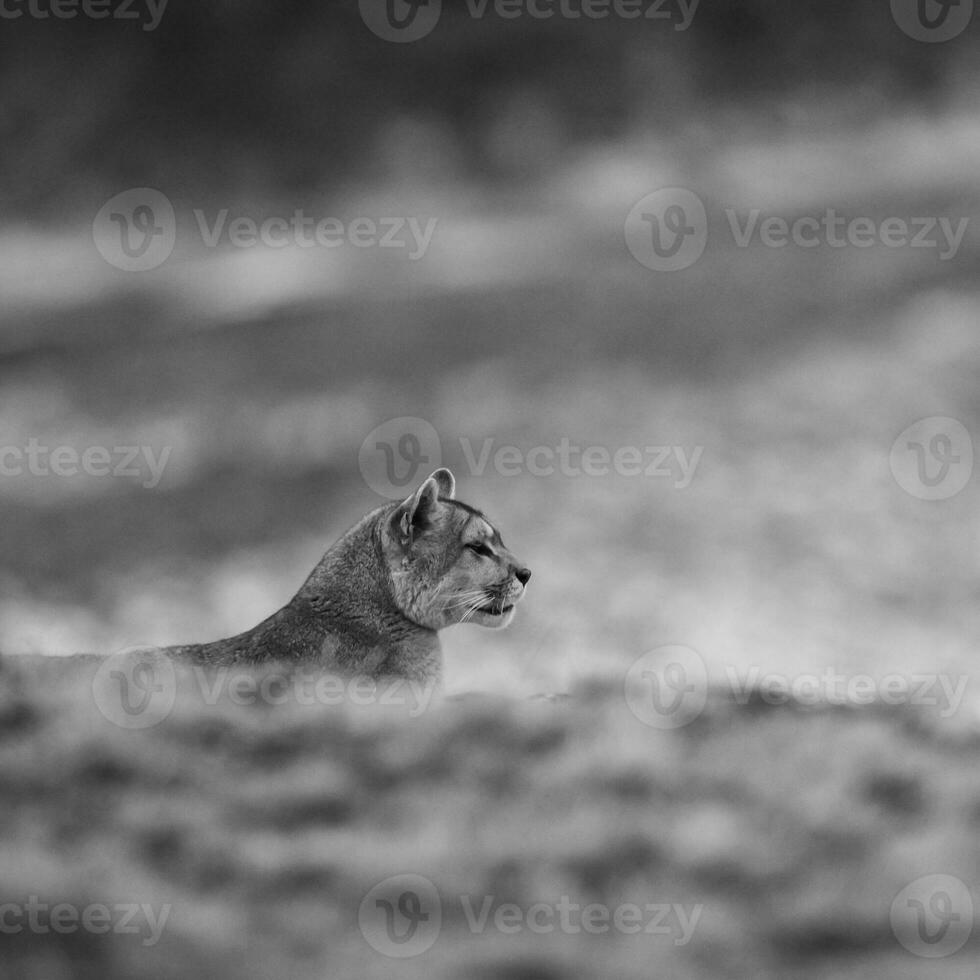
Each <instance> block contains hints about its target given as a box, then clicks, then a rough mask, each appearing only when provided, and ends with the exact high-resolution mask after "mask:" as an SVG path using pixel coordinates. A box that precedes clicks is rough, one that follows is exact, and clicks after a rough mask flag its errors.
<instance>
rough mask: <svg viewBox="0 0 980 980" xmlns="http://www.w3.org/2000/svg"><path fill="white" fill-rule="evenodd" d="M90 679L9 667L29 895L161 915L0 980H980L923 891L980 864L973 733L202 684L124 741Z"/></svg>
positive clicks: (13, 760) (9, 858) (934, 720)
mask: <svg viewBox="0 0 980 980" xmlns="http://www.w3.org/2000/svg"><path fill="white" fill-rule="evenodd" d="M93 667H94V665H90V666H88V667H86V666H85V665H80V664H78V663H74V664H68V665H65V664H64V663H57V662H52V661H50V660H47V661H46V662H42V663H40V664H39V663H37V662H34V661H33V660H31V659H21V658H13V659H8V660H5V661H3V662H2V665H0V705H2V710H0V728H2V731H3V739H2V743H0V780H2V782H3V785H4V792H3V794H2V798H0V826H2V829H3V832H2V834H0V839H2V842H3V843H2V844H0V851H2V864H3V866H4V868H5V875H4V900H5V901H6V902H13V903H19V905H18V906H17V907H19V908H23V907H24V906H25V905H26V903H28V902H29V901H30V898H31V896H34V904H35V906H37V905H38V903H40V904H42V905H46V906H47V907H51V906H53V905H56V904H58V903H68V904H69V905H70V906H71V907H72V908H74V909H76V910H77V909H85V908H88V907H90V906H92V905H107V906H109V907H110V909H115V908H116V907H117V905H122V904H127V903H135V904H136V905H138V906H139V907H140V909H141V910H142V911H141V912H140V914H139V916H137V918H136V919H135V920H134V924H133V925H132V932H126V931H125V930H123V929H121V928H120V929H117V928H115V925H113V927H112V928H111V929H108V930H105V934H96V931H95V930H91V931H90V930H84V931H83V930H78V929H74V930H73V929H68V928H66V929H64V930H62V931H61V932H60V933H59V932H58V931H57V930H54V932H49V933H46V934H40V933H37V932H32V931H31V930H28V929H23V930H22V931H20V932H10V931H7V930H5V931H3V932H2V933H0V977H2V978H3V980H8V978H9V980H56V978H61V977H66V978H67V977H70V978H73V980H89V978H91V980H116V978H119V980H123V978H130V977H134V976H139V977H141V978H143V980H168V978H173V980H178V978H180V980H186V978H188V977H192V976H208V977H212V978H224V977H237V978H243V980H247V978H252V977H255V978H260V977H271V976H284V975H288V976H290V977H295V978H306V977H309V978H323V977H353V976H356V977H359V978H364V980H370V978H379V980H380V978H382V977H390V976H392V974H393V972H394V971H397V972H398V974H399V975H400V976H404V977H406V978H414V977H419V978H425V980H430V978H438V980H442V978H446V980H449V978H460V980H462V978H464V977H466V978H469V977H481V978H482V977H486V978H488V980H489V978H493V980H526V978H530V977H534V978H536V980H550V978H555V980H565V978H567V980H577V978H582V980H592V978H594V977H597V976H605V977H612V976H615V977H617V978H622V980H630V978H636V980H640V978H649V977H650V976H671V977H675V978H678V980H686V978H692V980H694V978H704V980H707V978H712V980H714V978H717V977H719V976H732V977H750V976H751V977H754V978H757V980H770V978H771V980H778V978H783V977H786V976H787V975H792V976H794V977H801V978H814V980H816V978H825V977H827V976H834V977H837V978H840V980H872V978H880V980H922V978H924V977H932V976H935V977H939V976H942V977H943V978H944V980H956V978H963V980H966V978H968V977H969V978H972V977H973V976H974V975H975V963H976V952H977V950H978V940H980V937H977V936H976V935H974V936H973V937H972V938H970V939H968V941H967V942H968V944H967V945H966V946H965V947H964V948H962V949H961V950H960V951H959V952H958V954H957V955H955V956H949V957H947V958H946V959H942V960H933V959H928V958H925V957H927V956H929V955H931V953H932V952H934V951H936V950H939V949H940V948H942V949H943V950H945V951H947V952H948V951H949V950H950V949H951V948H952V947H951V946H950V945H949V943H952V942H954V941H955V942H959V941H960V940H961V939H962V938H963V937H962V932H963V930H962V928H960V927H959V926H956V925H955V924H954V925H953V927H952V930H951V934H950V936H949V939H948V940H944V942H945V943H946V945H945V946H943V947H939V946H933V947H930V946H929V945H928V944H927V943H926V942H925V941H919V940H917V939H916V933H915V930H914V917H913V918H909V916H910V915H913V912H914V908H913V906H914V902H915V901H921V900H928V898H929V892H928V889H927V887H926V885H925V884H924V883H923V882H921V881H920V878H921V876H925V875H933V874H937V873H945V874H947V875H952V876H957V875H959V876H962V877H965V878H967V879H968V878H969V876H970V875H971V874H972V872H973V871H974V870H975V869H976V867H977V861H978V858H980V850H978V846H977V839H978V835H977V830H978V823H980V780H978V777H977V774H976V766H975V758H976V753H977V749H978V746H980V742H978V739H980V729H978V728H977V727H975V726H974V727H972V728H970V727H965V726H962V725H954V724H951V723H950V722H949V721H943V720H941V719H940V718H939V717H938V716H936V715H935V714H930V713H928V712H923V711H916V710H915V709H911V708H902V709H894V708H893V709H888V708H866V709H864V710H862V711H857V710H854V709H845V708H837V709H832V708H826V707H824V708H819V709H805V708H801V707H798V706H794V705H792V704H790V705H786V706H784V707H771V706H767V705H765V704H764V703H762V702H761V701H760V700H758V699H757V698H752V699H750V700H749V702H748V703H747V704H745V705H743V706H738V705H736V704H735V703H734V702H733V701H732V700H731V699H730V698H725V697H722V696H720V695H718V696H712V698H711V699H710V700H709V702H708V705H707V707H706V710H705V711H704V712H703V713H702V714H701V716H700V717H699V718H697V719H696V720H695V721H693V722H692V723H691V724H689V725H687V726H686V727H683V728H679V729H677V730H675V731H654V730H653V729H651V728H649V727H647V726H645V725H643V724H641V722H640V721H638V720H637V718H636V717H634V716H633V714H631V713H630V711H629V710H627V708H626V705H625V703H624V701H623V698H622V690H621V689H619V688H607V687H603V686H601V685H600V686H592V687H588V688H585V689H582V690H580V691H578V692H576V694H577V696H576V698H575V699H574V700H572V701H570V702H568V703H566V704H551V703H543V702H536V703H529V702H524V703H518V702H507V701H503V700H498V699H487V700H481V699H468V700H465V701H463V702H460V703H452V702H450V703H446V704H443V705H441V706H437V705H433V706H432V707H430V708H429V709H428V710H427V711H425V712H424V713H423V714H421V715H419V716H417V717H414V718H412V717H409V715H408V713H406V712H405V711H404V710H401V709H395V708H389V709H384V708H381V707H380V706H379V705H378V704H372V705H367V706H364V707H360V708H358V707H355V706H353V705H351V704H347V705H346V707H343V708H338V707H336V706H331V707H325V706H324V705H311V706H303V705H301V704H299V703H297V702H295V701H290V702H289V703H287V704H282V705H279V706H277V707H276V708H274V709H270V708H269V707H268V706H267V705H266V706H263V705H262V704H261V703H260V704H258V705H256V706H241V705H237V706H236V704H235V703H233V700H232V698H231V697H229V696H225V697H222V698H221V699H219V700H218V701H217V703H216V704H211V705H205V704H204V703H203V701H202V699H201V696H200V693H199V691H198V690H196V689H195V687H194V684H193V683H192V682H191V678H190V676H189V675H188V674H187V673H182V674H181V678H180V695H179V697H178V699H177V703H176V706H175V708H174V710H173V711H172V713H171V714H170V715H169V717H166V718H165V719H164V720H162V721H161V722H160V723H159V724H158V725H157V726H156V727H153V728H150V729H147V730H146V731H132V730H130V731H127V730H123V729H122V728H120V727H117V726H116V725H115V724H112V723H110V721H109V720H107V717H106V716H104V715H103V714H101V713H100V712H99V711H97V710H96V708H95V706H94V705H93V699H92V690H93V688H92V673H93V669H92V668H93ZM253 676H254V677H256V678H257V679H261V678H262V677H263V676H264V674H262V673H259V674H257V675H253ZM402 874H404V875H413V876H421V877H422V878H423V879H426V882H427V883H426V882H423V883H422V885H421V886H419V885H418V884H416V885H415V887H421V889H422V890H421V892H420V894H421V896H422V900H423V902H424V903H425V904H423V905H421V906H419V908H417V909H415V912H416V913H418V915H420V916H428V917H429V918H419V919H418V922H422V923H424V928H425V929H426V930H428V932H426V933H425V934H424V937H423V938H424V942H423V940H422V939H420V940H419V941H418V943H417V944H416V945H415V946H414V947H413V946H411V945H409V946H408V947H407V948H406V949H407V951H408V952H411V953H412V955H411V956H410V957H409V958H398V959H393V958H391V957H389V956H387V955H382V953H380V952H378V951H377V950H378V948H379V947H382V948H385V949H388V950H394V954H395V955H396V956H401V953H402V952H404V951H405V950H403V949H402V948H401V947H400V946H399V945H398V943H397V942H396V941H394V940H386V939H385V931H384V919H383V917H382V916H381V912H380V911H379V909H380V910H383V909H384V908H385V902H389V901H390V902H391V903H393V904H392V907H396V906H397V903H398V900H399V891H398V888H399V886H398V884H397V882H394V883H391V882H388V879H390V878H391V877H392V876H395V875H402ZM411 880H412V881H413V882H418V881H419V879H418V878H413V879H411ZM384 883H387V884H384ZM428 883H431V884H428ZM376 886H380V887H379V888H377V889H376ZM373 889H375V890H373ZM903 889H909V890H908V891H907V892H904V894H905V895H907V896H909V902H910V903H912V904H910V905H909V909H913V912H910V911H909V909H906V907H905V904H904V903H901V902H893V900H896V899H898V898H901V896H902V894H903ZM917 889H918V890H917ZM372 890H373V891H372ZM372 896H377V898H376V901H377V902H378V903H380V904H375V902H373V901H371V900H370V899H371V898H372ZM488 898H489V902H488ZM366 899H367V900H368V901H364V900H366ZM562 901H564V902H565V905H566V907H569V903H571V905H574V906H576V907H577V908H579V909H583V908H585V907H586V906H589V905H591V904H593V903H597V904H598V905H599V906H600V907H601V908H602V909H607V910H615V909H620V908H622V907H624V906H633V905H635V906H638V907H639V908H640V909H641V910H645V909H648V908H649V907H650V906H651V905H653V906H656V907H657V908H658V909H662V910H667V911H663V912H658V913H657V916H656V917H654V915H653V914H646V913H644V914H643V916H642V922H643V923H645V924H649V925H651V926H652V927H653V928H654V931H652V932H650V931H647V930H646V928H645V927H644V929H643V930H642V931H640V932H637V931H636V930H635V929H633V927H632V926H633V924H632V920H631V921H630V922H627V923H626V924H627V926H628V927H629V928H622V929H620V928H612V927H611V926H610V925H609V919H608V917H607V919H606V923H607V927H606V929H601V928H598V927H597V926H596V925H595V923H596V922H597V921H598V920H589V921H591V922H592V923H593V927H592V928H585V927H584V926H583V925H582V922H580V921H579V920H578V919H572V918H568V919H567V920H566V921H568V922H571V925H570V926H568V927H563V926H561V925H560V922H561V921H563V920H561V919H560V917H559V918H557V919H555V918H554V917H552V918H550V919H548V921H547V922H545V921H544V919H542V918H541V916H542V915H545V914H547V910H548V909H552V910H553V909H554V908H555V907H556V906H557V905H558V904H559V903H561V902H562ZM956 901H957V903H960V902H961V901H962V899H960V898H959V897H958V896H957V898H956ZM511 903H512V904H513V905H515V906H517V908H518V909H520V910H521V914H517V918H516V919H515V918H514V916H515V914H516V913H514V912H513V909H511V911H510V912H509V913H506V906H508V905H509V904H511ZM536 903H544V909H545V912H542V911H541V910H540V909H539V910H538V911H537V912H531V911H530V910H532V909H533V908H534V907H535V906H536ZM403 904H404V903H403ZM501 906H504V907H505V913H506V914H505V917H504V918H502V919H498V917H497V911H498V909H500V907H501ZM437 908H438V909H439V910H440V912H441V917H440V915H439V914H437V911H436V909H437ZM956 908H958V909H959V910H960V912H962V911H963V909H962V908H961V907H960V905H959V904H957V905H956ZM481 909H486V910H489V911H488V912H487V913H486V916H485V917H484V918H483V919H480V910H481ZM403 911H404V909H403ZM408 911H409V912H411V911H412V910H411V909H409V910H408ZM45 914H46V913H45ZM611 914H612V913H611V912H609V913H607V916H608V915H611ZM507 915H509V916H510V917H509V918H508V917H507ZM522 915H526V916H528V918H527V919H526V920H525V919H524V918H523V917H522ZM555 915H557V913H555ZM432 916H435V917H434V918H432ZM518 920H520V921H519V922H518ZM40 921H43V922H46V921H47V920H46V919H42V920H40ZM583 921H584V920H583ZM623 921H624V922H626V920H625V919H624V920H623ZM930 921H931V920H930ZM113 922H115V920H113ZM481 922H482V925H480V923H481ZM498 922H503V926H500V927H498V925H497V923H498ZM474 923H475V924H474ZM515 923H517V924H516V926H515ZM529 923H531V924H530V925H529ZM542 923H544V925H542ZM548 923H551V927H550V928H546V926H547V925H548ZM153 925H155V926H156V927H157V929H156V931H155V932H154V931H153V930H152V929H151V926H153ZM399 931H400V934H401V936H402V938H403V939H405V936H406V932H405V930H404V927H403V924H402V922H401V920H400V919H399V920H398V929H396V931H395V935H398V934H399ZM898 937H901V942H899V938H898ZM407 938H408V941H409V942H411V941H412V939H413V937H412V935H408V937H407ZM430 939H431V943H429V940H430ZM386 943H387V946H386V945H385V944H386ZM419 944H421V945H423V946H424V945H425V944H428V948H421V947H420V945H419ZM910 950H912V951H910ZM923 950H925V952H924V953H923V952H922V951H923ZM913 951H917V953H918V955H913Z"/></svg>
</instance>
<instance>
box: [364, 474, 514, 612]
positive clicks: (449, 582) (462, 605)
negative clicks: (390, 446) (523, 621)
mask: <svg viewBox="0 0 980 980" xmlns="http://www.w3.org/2000/svg"><path fill="white" fill-rule="evenodd" d="M455 493H456V481H455V480H454V479H453V475H452V473H450V472H449V470H446V469H439V470H436V471H435V472H434V473H433V474H432V475H431V476H429V477H428V478H427V479H426V480H424V481H423V483H422V485H421V486H420V487H419V488H418V490H416V491H415V493H413V494H412V495H411V496H410V497H408V499H406V500H404V501H402V503H400V504H398V505H396V506H393V507H392V508H390V509H389V510H388V511H387V512H386V513H385V516H384V518H383V525H382V546H383V548H384V553H385V558H386V560H387V562H388V568H389V571H390V573H391V579H392V583H393V585H394V595H395V601H396V602H397V603H398V605H399V607H400V608H401V610H402V612H403V613H404V614H405V615H406V616H407V617H408V618H409V619H411V620H412V621H413V622H416V623H419V624H420V625H422V626H427V627H429V628H430V629H435V630H438V629H442V628H443V627H445V626H452V625H453V624H454V623H477V624H479V625H480V626H489V627H502V626H506V625H507V624H508V623H510V621H511V620H512V619H513V618H514V606H515V605H516V604H517V603H518V602H519V601H520V600H521V598H522V597H523V595H524V588H525V586H526V585H527V581H528V579H529V578H530V577H531V570H530V569H529V568H525V567H524V564H523V562H520V561H518V560H517V558H515V557H514V555H512V554H511V553H510V551H508V550H507V548H505V547H504V543H503V541H502V540H501V538H500V534H499V533H498V532H497V530H496V529H495V528H494V527H493V525H492V524H491V523H490V522H489V521H488V520H487V519H486V517H484V516H483V514H481V513H480V512H479V511H478V510H476V509H474V508H473V507H470V506H468V505H467V504H464V503H460V502H459V501H458V500H456V499H454V498H455Z"/></svg>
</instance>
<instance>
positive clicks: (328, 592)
mask: <svg viewBox="0 0 980 980" xmlns="http://www.w3.org/2000/svg"><path fill="white" fill-rule="evenodd" d="M530 574H531V573H530V571H529V570H528V569H526V568H524V567H523V565H522V564H521V563H520V562H518V561H517V559H516V558H515V557H514V555H513V554H512V553H511V552H510V551H508V550H507V548H506V547H504V544H503V542H502V540H501V539H500V535H499V534H498V533H497V532H496V530H495V529H494V528H493V526H492V525H491V524H490V523H489V522H488V521H487V520H486V518H485V517H483V515H482V514H480V513H479V512H475V511H473V510H472V508H469V507H467V505H465V504H460V503H459V502H457V501H456V500H455V480H454V479H453V476H452V474H451V473H450V472H449V470H445V469H440V470H436V471H435V472H434V473H433V474H432V475H431V476H429V477H428V478H427V479H426V480H424V481H423V482H422V484H421V486H420V487H419V488H418V489H417V490H416V491H415V493H413V494H412V495H411V496H410V497H408V498H407V499H406V500H404V501H402V502H401V503H400V504H389V505H387V506H385V507H379V508H378V509H377V510H375V511H372V512H371V513H370V514H368V515H367V516H366V517H364V518H363V519H362V520H361V521H359V522H358V523H357V524H355V525H354V527H352V528H351V529H350V530H349V531H348V532H347V533H346V534H344V535H343V536H342V537H341V538H340V540H339V541H337V543H336V544H334V546H333V547H332V548H330V550H329V551H327V553H326V554H325V555H324V556H323V558H322V559H321V561H320V563H319V564H318V565H317V566H316V568H315V569H314V570H313V572H312V573H311V575H310V576H309V578H308V579H307V580H306V582H305V583H304V585H303V587H302V588H301V589H300V590H299V592H297V594H296V595H295V596H294V597H293V598H292V599H291V600H290V602H289V603H287V605H286V606H284V607H283V608H282V609H280V610H279V611H278V612H277V613H274V614H273V615H272V616H270V617H269V618H268V619H266V620H265V621H264V622H262V623H260V624H259V625H258V626H256V627H254V628H253V629H251V630H249V631H247V632H246V633H242V634H240V635H239V636H234V637H231V638H229V639H226V640H218V641H217V642H215V643H206V644H200V645H195V646H185V647H171V648H169V649H168V650H167V652H168V653H169V654H170V655H172V656H174V657H176V658H179V659H183V660H188V661H191V662H194V663H199V664H207V665H228V664H239V663H240V664H252V663H262V662H266V661H280V662H283V661H284V662H287V663H292V664H315V665H318V666H322V667H325V668H329V669H332V670H337V671H340V672H343V673H348V674H364V675H368V676H371V677H376V678H380V677H404V678H408V679H410V680H415V681H432V680H437V679H438V677H439V674H440V672H441V665H442V656H441V649H440V644H439V637H438V630H440V629H443V628H445V627H447V626H451V625H453V624H455V623H463V622H472V623H477V624H478V625H481V626H489V627H498V628H499V627H503V626H506V625H507V624H508V623H509V622H510V621H511V619H513V615H514V610H513V606H514V605H515V604H516V603H517V602H519V601H520V599H521V598H522V597H523V594H524V586H525V584H526V582H527V580H528V578H530Z"/></svg>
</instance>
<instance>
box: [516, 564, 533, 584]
mask: <svg viewBox="0 0 980 980" xmlns="http://www.w3.org/2000/svg"><path fill="white" fill-rule="evenodd" d="M514 575H516V576H517V581H518V582H520V583H521V585H527V582H528V579H529V578H530V577H531V569H530V568H519V569H518V570H517V571H516V572H514Z"/></svg>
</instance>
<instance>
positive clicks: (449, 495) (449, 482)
mask: <svg viewBox="0 0 980 980" xmlns="http://www.w3.org/2000/svg"><path fill="white" fill-rule="evenodd" d="M429 479H430V480H435V481H436V486H437V487H438V488H439V496H440V497H445V498H446V500H454V499H455V497H456V478H455V477H454V476H453V475H452V473H450V472H449V470H447V469H446V468H445V467H442V468H441V469H438V470H436V471H435V473H433V474H432V475H431V476H430V477H429Z"/></svg>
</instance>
